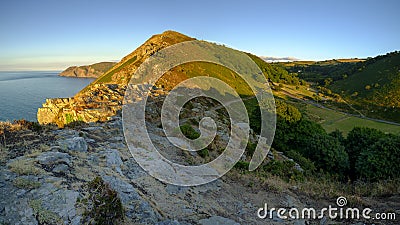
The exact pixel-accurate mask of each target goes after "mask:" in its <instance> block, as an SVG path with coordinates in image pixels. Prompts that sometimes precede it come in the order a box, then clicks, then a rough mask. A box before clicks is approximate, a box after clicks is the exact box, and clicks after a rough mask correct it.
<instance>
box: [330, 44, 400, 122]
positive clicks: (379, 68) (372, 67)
mask: <svg viewBox="0 0 400 225" xmlns="http://www.w3.org/2000/svg"><path fill="white" fill-rule="evenodd" d="M329 88H331V89H332V90H333V91H334V92H336V93H339V94H341V95H342V97H343V98H344V99H345V100H346V101H347V102H349V103H350V104H353V105H354V107H355V108H357V109H358V110H360V111H361V112H362V113H363V114H364V115H366V116H369V117H375V118H381V119H386V120H391V121H395V122H400V52H398V51H397V52H393V53H388V54H386V55H384V56H378V57H375V58H372V59H369V60H367V61H365V62H364V63H363V65H362V66H361V67H360V68H359V69H358V70H357V72H356V73H354V74H352V75H350V76H348V77H347V78H346V79H342V80H338V81H336V82H333V84H332V85H329Z"/></svg>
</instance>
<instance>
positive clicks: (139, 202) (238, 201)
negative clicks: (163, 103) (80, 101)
mask: <svg viewBox="0 0 400 225" xmlns="http://www.w3.org/2000/svg"><path fill="white" fill-rule="evenodd" d="M152 129H155V130H157V129H160V128H156V127H153V128H152ZM14 137H15V139H14V140H10V141H9V143H8V144H7V146H8V148H9V150H5V149H2V164H1V167H0V170H1V172H0V191H1V193H2V194H1V195H0V205H1V207H0V224H82V223H85V222H86V223H87V222H88V221H90V218H88V216H87V214H88V213H87V206H85V204H83V203H82V202H84V201H83V200H84V199H85V196H88V194H90V193H88V191H89V190H88V189H87V185H88V184H89V183H90V182H91V181H93V180H94V179H95V178H96V177H100V178H101V179H102V180H103V181H104V182H105V183H108V184H109V186H110V188H111V189H112V190H115V191H116V192H117V195H118V197H119V198H120V201H121V203H122V206H123V217H122V218H121V220H118V223H121V224H240V223H242V224H265V222H266V221H264V220H260V219H258V218H257V216H256V212H257V209H258V208H259V207H260V206H262V205H263V203H264V202H268V203H276V204H280V205H284V206H303V204H302V203H301V202H300V201H299V199H297V197H296V196H295V195H294V194H293V193H273V192H270V191H268V190H267V189H260V190H253V189H252V188H250V187H248V186H245V185H243V183H242V182H240V181H239V182H237V176H238V175H237V174H236V175H233V174H231V175H229V176H227V177H225V178H224V179H220V180H217V181H215V182H213V183H209V184H206V185H202V186H197V187H179V186H174V185H169V184H164V183H162V182H160V181H158V180H156V179H154V178H153V177H151V176H149V175H148V174H147V173H146V172H145V171H143V170H142V169H141V168H140V167H139V166H138V164H137V163H136V162H135V160H134V159H133V157H132V156H131V154H130V152H129V150H128V148H127V146H126V144H125V142H124V136H123V132H122V121H121V118H120V117H118V116H117V117H113V118H112V120H111V121H108V122H105V123H92V124H85V125H82V126H79V127H76V128H74V129H72V128H65V129H55V128H54V129H46V130H45V131H40V132H33V131H29V130H22V131H15V133H14ZM154 138H155V139H157V138H158V139H160V138H162V137H161V136H158V135H157V134H155V136H154ZM21 143H22V144H21ZM92 191H93V190H92ZM86 201H87V200H86ZM85 212H86V213H85ZM267 221H268V223H271V224H273V223H282V222H283V221H282V220H281V219H279V218H274V219H272V220H267ZM291 223H292V222H290V223H289V222H288V224H291ZM296 224H304V221H296Z"/></svg>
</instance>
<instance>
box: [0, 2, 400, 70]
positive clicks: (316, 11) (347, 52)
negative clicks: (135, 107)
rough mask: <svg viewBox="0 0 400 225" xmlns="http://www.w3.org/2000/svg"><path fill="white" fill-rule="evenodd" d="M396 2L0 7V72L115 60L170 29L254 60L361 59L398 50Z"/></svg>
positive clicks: (8, 4)
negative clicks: (265, 58) (257, 56)
mask: <svg viewBox="0 0 400 225" xmlns="http://www.w3.org/2000/svg"><path fill="white" fill-rule="evenodd" d="M399 9H400V1H398V0H374V1H371V0H354V1H351V0H345V1H343V0H335V1H333V0H326V1H322V0H298V1H295V0H276V1H268V0H259V1H251V0H247V1H240V0H237V1H235V0H230V1H224V0H223V1H217V0H213V1H209V0H205V1H174V0H170V1H153V0H146V1H134V0H130V1H117V0H115V1H104V0H100V1H89V0H80V1H75V0H69V1H54V0H51V1H44V0H43V1H42V0H2V1H1V2H0V70H3V71H4V70H63V69H65V68H67V67H68V66H70V65H85V64H91V63H95V62H100V61H118V60H120V59H121V58H122V57H124V56H125V55H127V54H129V53H130V52H132V51H133V50H134V49H135V48H137V47H138V46H139V45H140V44H142V43H143V42H144V41H146V40H147V39H148V38H149V37H150V36H151V35H153V34H158V33H162V32H163V31H165V30H175V31H178V32H181V33H183V34H186V35H189V36H192V37H195V38H197V39H200V40H208V41H213V42H217V43H222V44H225V45H226V46H229V47H232V48H235V49H239V50H243V51H246V52H251V53H253V54H256V55H259V56H270V57H271V56H272V57H294V58H297V59H303V60H325V59H333V58H355V57H357V58H365V57H370V56H371V57H373V56H377V55H381V54H385V53H387V52H391V51H395V50H400V13H398V10H399Z"/></svg>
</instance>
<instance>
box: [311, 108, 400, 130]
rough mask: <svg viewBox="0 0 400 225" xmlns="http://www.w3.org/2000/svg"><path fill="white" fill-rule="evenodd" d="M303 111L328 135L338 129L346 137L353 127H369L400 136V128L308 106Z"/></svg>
mask: <svg viewBox="0 0 400 225" xmlns="http://www.w3.org/2000/svg"><path fill="white" fill-rule="evenodd" d="M305 110H306V113H307V115H308V116H309V117H310V118H312V119H314V120H317V121H318V122H319V123H320V124H321V125H322V127H323V128H324V129H325V130H326V131H327V132H328V133H329V132H332V131H334V130H336V129H338V130H340V131H342V132H343V134H344V135H347V133H348V132H349V131H350V130H352V129H353V128H354V127H369V128H375V129H378V130H381V131H383V132H387V133H392V134H397V135H400V126H396V125H391V124H386V123H381V122H376V121H372V120H367V119H362V118H358V117H354V116H349V115H345V114H342V113H339V112H336V111H333V110H328V109H321V108H318V107H316V106H313V105H309V104H307V105H306V107H305Z"/></svg>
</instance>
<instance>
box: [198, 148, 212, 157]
mask: <svg viewBox="0 0 400 225" xmlns="http://www.w3.org/2000/svg"><path fill="white" fill-rule="evenodd" d="M197 154H199V156H201V157H203V158H205V157H207V156H209V152H208V149H206V148H205V149H202V150H199V151H197Z"/></svg>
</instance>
